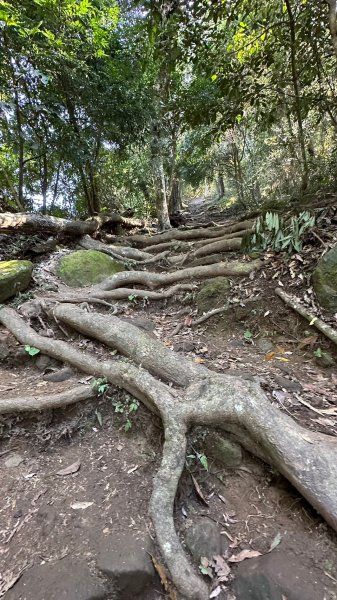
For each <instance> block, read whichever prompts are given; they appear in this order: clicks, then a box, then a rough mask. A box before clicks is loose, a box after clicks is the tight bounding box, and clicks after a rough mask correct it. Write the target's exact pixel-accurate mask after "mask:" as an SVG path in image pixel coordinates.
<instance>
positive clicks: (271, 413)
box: [0, 304, 337, 600]
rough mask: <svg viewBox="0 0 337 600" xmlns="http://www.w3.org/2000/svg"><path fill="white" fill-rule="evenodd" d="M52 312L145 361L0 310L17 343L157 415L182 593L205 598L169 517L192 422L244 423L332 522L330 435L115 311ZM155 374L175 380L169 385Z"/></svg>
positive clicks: (155, 508) (334, 477) (336, 524)
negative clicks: (104, 357)
mask: <svg viewBox="0 0 337 600" xmlns="http://www.w3.org/2000/svg"><path fill="white" fill-rule="evenodd" d="M55 313H56V316H57V318H58V319H59V320H60V321H62V322H63V323H65V324H67V325H70V326H72V327H73V328H74V329H76V330H77V331H80V332H81V333H83V334H85V335H87V336H90V337H93V338H96V339H98V340H100V341H102V342H103V343H105V344H107V345H109V346H114V347H116V348H118V350H119V351H120V352H121V353H122V354H124V355H125V356H127V357H129V358H130V359H132V360H133V361H134V362H136V363H138V364H141V365H142V367H136V366H135V365H134V364H132V363H131V362H123V361H120V360H118V361H113V360H110V361H100V360H98V359H97V358H96V357H95V356H94V355H91V354H89V353H86V352H81V351H79V350H77V349H76V348H74V347H73V346H71V344H69V343H67V342H63V341H60V340H51V339H48V338H45V337H43V336H40V335H39V334H37V333H36V332H35V331H34V330H33V329H32V328H31V327H28V326H27V325H26V324H25V322H24V321H23V320H22V319H21V318H20V317H19V316H18V314H17V313H16V312H15V311H14V310H13V309H11V308H9V307H3V308H2V309H1V310H0V322H1V323H2V324H3V325H5V326H6V327H7V328H8V329H9V330H10V331H11V332H12V333H13V334H14V335H15V336H16V337H17V339H19V341H20V342H21V343H24V344H30V345H34V346H36V347H38V348H40V350H41V351H43V352H44V353H46V354H49V355H50V356H51V357H53V358H57V359H59V360H63V361H65V362H68V363H70V364H71V365H73V366H75V367H77V368H78V369H80V370H82V371H85V372H86V373H89V374H92V375H95V376H101V377H102V376H103V377H106V378H107V380H108V381H110V382H111V383H113V384H114V385H117V386H120V387H122V388H124V389H126V390H127V391H128V392H129V393H131V394H132V395H134V396H135V397H137V398H138V399H139V400H141V401H142V402H143V403H144V404H145V405H146V406H147V407H148V408H149V409H150V410H152V411H154V412H156V413H157V414H159V415H160V416H161V418H162V421H163V425H164V430H165V445H164V454H163V460H162V464H161V467H160V469H159V471H158V473H157V476H156V478H155V483H154V490H153V495H152V499H151V506H150V512H151V516H152V519H153V523H154V527H155V531H156V534H157V538H158V542H159V546H160V549H161V552H162V555H163V558H164V560H165V562H166V563H167V565H168V567H169V570H170V573H171V576H172V579H173V582H174V583H175V584H176V586H177V588H178V590H179V592H180V593H181V595H182V596H183V597H184V598H187V599H188V600H196V599H197V600H206V598H208V591H207V585H206V584H205V582H204V580H203V579H202V578H201V577H200V576H198V575H197V573H196V572H195V571H194V570H193V568H192V566H191V565H190V564H189V563H188V561H187V559H186V557H185V555H184V553H183V549H182V547H181V545H180V542H179V539H178V537H177V534H176V532H175V530H174V524H173V501H174V497H175V493H176V488H177V484H178V480H179V477H180V474H181V471H182V469H183V463H184V453H185V443H186V442H185V433H186V431H187V430H188V428H189V427H191V426H193V425H207V426H212V425H213V426H216V427H220V428H223V429H228V428H232V433H234V434H235V432H240V431H243V435H242V436H241V440H242V441H243V443H244V444H245V446H246V447H247V449H249V450H250V451H251V452H253V453H256V454H257V455H258V456H259V457H262V458H264V459H265V460H267V461H268V462H269V463H270V464H272V465H273V466H274V467H276V468H277V469H278V470H279V471H280V472H281V473H282V474H283V475H284V476H285V477H286V478H287V479H288V480H289V481H290V482H291V483H292V484H293V485H294V486H295V487H296V488H297V489H298V491H299V492H300V493H301V494H303V496H304V497H305V498H306V499H307V500H308V501H309V502H310V503H311V504H312V505H313V506H314V507H315V508H316V509H317V510H318V511H319V512H320V513H321V514H322V516H323V517H324V518H325V519H326V520H327V522H328V523H329V524H330V525H331V526H332V527H333V528H334V529H335V530H337V461H336V450H337V441H336V439H335V438H333V437H330V436H327V435H323V434H320V433H313V432H311V431H309V430H307V429H304V428H303V427H301V426H300V425H298V424H297V423H296V422H295V421H293V419H291V418H290V417H288V416H287V415H285V414H283V413H282V412H281V411H280V410H279V409H278V408H277V407H276V406H274V405H272V404H271V403H270V401H269V400H268V398H267V397H266V396H265V394H264V392H263V391H262V390H261V388H260V386H259V385H258V384H257V383H255V382H251V381H249V380H246V379H243V378H240V377H234V376H231V375H220V374H217V373H215V372H212V371H210V370H208V369H207V368H205V367H204V366H202V365H197V364H194V363H192V362H191V361H189V360H187V359H186V358H182V357H181V356H178V355H175V354H174V353H172V352H171V351H170V350H169V349H168V348H166V347H165V346H164V345H162V344H161V343H160V342H159V341H158V340H156V339H154V338H152V337H151V336H148V335H147V334H145V333H143V332H141V331H140V330H139V329H138V328H137V327H134V326H133V325H131V324H130V323H125V322H122V321H120V320H119V319H118V318H116V317H109V318H108V319H107V318H106V316H105V315H104V316H102V315H99V314H95V313H91V314H88V313H86V312H85V311H83V310H81V309H79V308H78V307H76V306H73V305H62V304H60V305H58V306H57V307H56V308H55ZM144 367H145V368H146V370H145V369H144ZM153 375H155V376H156V377H160V378H162V379H165V380H166V381H169V382H171V383H173V384H175V386H177V387H176V388H175V389H173V388H172V387H169V386H167V385H166V384H165V383H163V382H162V381H160V380H159V379H157V378H156V377H154V376H153ZM42 408H43V402H41V409H42ZM238 435H239V437H240V433H239V434H238ZM250 440H251V442H252V444H251V445H250Z"/></svg>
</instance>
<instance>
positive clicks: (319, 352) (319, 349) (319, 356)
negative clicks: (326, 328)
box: [314, 348, 323, 358]
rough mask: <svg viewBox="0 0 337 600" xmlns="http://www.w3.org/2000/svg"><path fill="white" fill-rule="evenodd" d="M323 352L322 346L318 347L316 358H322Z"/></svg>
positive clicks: (315, 352) (315, 353)
mask: <svg viewBox="0 0 337 600" xmlns="http://www.w3.org/2000/svg"><path fill="white" fill-rule="evenodd" d="M322 354H323V353H322V350H321V348H317V350H315V351H314V356H316V358H322Z"/></svg>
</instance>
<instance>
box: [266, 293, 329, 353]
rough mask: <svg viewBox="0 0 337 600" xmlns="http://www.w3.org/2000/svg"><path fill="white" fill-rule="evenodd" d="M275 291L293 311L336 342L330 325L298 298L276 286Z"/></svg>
mask: <svg viewBox="0 0 337 600" xmlns="http://www.w3.org/2000/svg"><path fill="white" fill-rule="evenodd" d="M275 293H276V294H277V295H278V296H279V297H280V298H281V299H282V300H283V302H285V303H286V304H287V305H288V306H290V308H292V309H293V310H294V311H295V312H297V313H298V314H299V315H301V317H304V319H306V320H307V321H309V323H310V325H313V326H314V327H316V329H318V330H319V331H320V332H321V333H323V334H324V335H325V336H326V337H327V338H329V340H331V341H332V342H334V344H337V331H336V329H334V328H333V327H330V325H327V324H326V323H324V321H322V319H319V318H318V317H316V315H314V313H311V312H310V311H308V310H307V309H306V308H305V307H304V306H303V304H301V302H300V301H299V300H298V298H292V297H291V296H290V295H289V294H287V293H286V292H285V291H284V290H282V289H281V288H276V290H275Z"/></svg>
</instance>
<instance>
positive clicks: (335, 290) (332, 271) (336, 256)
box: [312, 246, 337, 312]
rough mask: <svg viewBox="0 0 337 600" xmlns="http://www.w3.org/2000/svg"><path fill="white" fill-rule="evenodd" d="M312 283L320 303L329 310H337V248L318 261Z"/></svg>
mask: <svg viewBox="0 0 337 600" xmlns="http://www.w3.org/2000/svg"><path fill="white" fill-rule="evenodd" d="M312 283H313V286H314V290H315V292H316V295H317V298H318V301H319V303H320V304H321V305H322V306H323V307H324V308H326V309H327V310H329V311H331V312H334V311H336V310H337V246H334V248H331V250H329V252H327V253H326V254H324V256H323V257H322V258H321V259H320V260H319V261H318V263H317V266H316V269H315V270H314V272H313V274H312Z"/></svg>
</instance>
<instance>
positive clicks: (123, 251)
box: [78, 235, 153, 263]
mask: <svg viewBox="0 0 337 600" xmlns="http://www.w3.org/2000/svg"><path fill="white" fill-rule="evenodd" d="M78 243H79V245H80V246H81V247H82V248H85V249H86V250H98V251H99V252H104V253H105V254H109V255H110V256H112V257H113V258H117V260H120V259H121V258H124V259H126V261H128V260H131V261H134V262H135V263H137V262H139V261H143V260H147V259H149V258H153V257H152V255H151V254H150V253H149V252H142V250H137V248H131V247H130V248H129V247H128V246H112V245H110V244H109V245H108V244H104V243H103V242H100V241H99V240H94V239H93V238H91V237H90V235H84V236H83V237H82V238H81V239H80V240H79V242H78Z"/></svg>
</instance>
